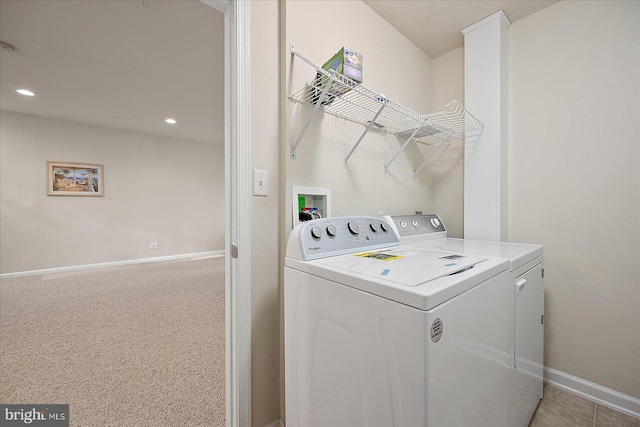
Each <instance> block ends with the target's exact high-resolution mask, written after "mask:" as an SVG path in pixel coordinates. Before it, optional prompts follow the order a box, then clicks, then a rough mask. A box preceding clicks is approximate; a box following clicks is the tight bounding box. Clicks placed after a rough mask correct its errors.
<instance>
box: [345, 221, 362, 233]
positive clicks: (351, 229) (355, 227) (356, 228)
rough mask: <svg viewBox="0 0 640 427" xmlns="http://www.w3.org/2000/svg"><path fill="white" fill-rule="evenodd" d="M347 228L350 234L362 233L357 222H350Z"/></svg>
mask: <svg viewBox="0 0 640 427" xmlns="http://www.w3.org/2000/svg"><path fill="white" fill-rule="evenodd" d="M347 228H348V229H349V232H350V233H351V234H359V233H360V226H359V225H358V223H357V222H355V221H349V223H347Z"/></svg>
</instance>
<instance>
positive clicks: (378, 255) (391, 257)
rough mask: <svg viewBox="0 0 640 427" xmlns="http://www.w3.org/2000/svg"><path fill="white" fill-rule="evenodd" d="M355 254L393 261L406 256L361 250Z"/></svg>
mask: <svg viewBox="0 0 640 427" xmlns="http://www.w3.org/2000/svg"><path fill="white" fill-rule="evenodd" d="M354 255H355V256H359V257H363V258H373V259H377V260H380V261H393V260H395V259H400V258H404V256H403V255H398V254H388V253H384V252H360V253H358V254H354Z"/></svg>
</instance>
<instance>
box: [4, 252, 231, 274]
mask: <svg viewBox="0 0 640 427" xmlns="http://www.w3.org/2000/svg"><path fill="white" fill-rule="evenodd" d="M224 254H225V251H224V250H221V251H206V252H194V253H190V254H180V255H168V256H159V257H154V258H140V259H130V260H125V261H113V262H101V263H98V264H84V265H73V266H69V267H56V268H45V269H42V270H31V271H18V272H15V273H4V274H0V279H4V278H9V277H21V276H33V275H37V274H51V273H63V272H68V271H76V270H88V269H92V268H104V267H117V266H121V265H131V264H144V263H147V262H160V261H175V260H181V259H188V258H203V257H212V256H224Z"/></svg>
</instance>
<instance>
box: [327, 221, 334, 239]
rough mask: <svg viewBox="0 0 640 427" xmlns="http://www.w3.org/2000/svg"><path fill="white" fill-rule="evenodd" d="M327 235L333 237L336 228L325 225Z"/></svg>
mask: <svg viewBox="0 0 640 427" xmlns="http://www.w3.org/2000/svg"><path fill="white" fill-rule="evenodd" d="M327 234H328V235H329V236H331V237H335V235H336V227H335V226H334V225H332V224H329V225H327Z"/></svg>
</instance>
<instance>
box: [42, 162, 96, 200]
mask: <svg viewBox="0 0 640 427" xmlns="http://www.w3.org/2000/svg"><path fill="white" fill-rule="evenodd" d="M47 195H48V196H89V197H101V196H104V167H103V165H96V164H92V163H71V162H47Z"/></svg>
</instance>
